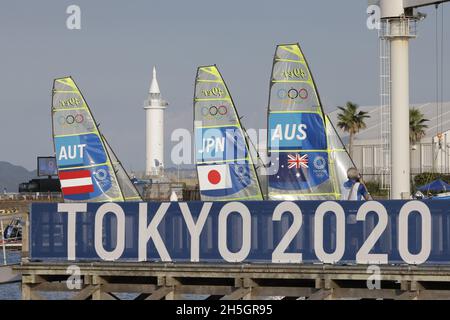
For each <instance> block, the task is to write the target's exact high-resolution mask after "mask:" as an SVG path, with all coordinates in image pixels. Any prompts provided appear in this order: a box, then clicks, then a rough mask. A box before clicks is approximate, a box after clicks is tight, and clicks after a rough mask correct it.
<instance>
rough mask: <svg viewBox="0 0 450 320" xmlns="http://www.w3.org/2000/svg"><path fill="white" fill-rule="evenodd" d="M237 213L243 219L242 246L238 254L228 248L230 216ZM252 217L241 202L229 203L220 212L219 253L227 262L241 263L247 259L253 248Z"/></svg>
mask: <svg viewBox="0 0 450 320" xmlns="http://www.w3.org/2000/svg"><path fill="white" fill-rule="evenodd" d="M233 212H237V213H239V214H240V216H241V218H242V246H241V249H240V250H239V251H238V252H231V251H230V250H229V249H228V246H227V221H228V216H229V215H230V214H231V213H233ZM251 228H252V224H251V215H250V211H249V210H248V208H247V207H246V206H245V205H244V204H243V203H240V202H229V203H227V204H226V205H224V206H223V208H222V209H221V210H220V212H219V252H220V254H221V255H222V257H223V258H224V259H225V261H227V262H241V261H244V260H245V258H247V256H248V254H249V253H250V247H251Z"/></svg>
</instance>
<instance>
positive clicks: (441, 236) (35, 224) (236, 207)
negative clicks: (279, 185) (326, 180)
mask: <svg viewBox="0 0 450 320" xmlns="http://www.w3.org/2000/svg"><path fill="white" fill-rule="evenodd" d="M449 213H450V202H449V201H446V200H442V201H438V200H436V201H416V200H413V201H400V200H398V201H369V202H357V201H295V202H290V201H285V202H278V201H249V202H149V203H145V202H143V203H89V204H86V203H59V204H57V203H34V204H32V208H31V214H30V215H31V217H30V225H29V228H30V230H29V231H30V239H29V245H30V258H31V259H32V260H69V261H76V260H95V261H173V262H214V263H229V262H244V263H245V262H249V263H250V262H251V263H296V264H300V263H335V264H346V263H357V264H388V263H389V264H448V263H450V214H449Z"/></svg>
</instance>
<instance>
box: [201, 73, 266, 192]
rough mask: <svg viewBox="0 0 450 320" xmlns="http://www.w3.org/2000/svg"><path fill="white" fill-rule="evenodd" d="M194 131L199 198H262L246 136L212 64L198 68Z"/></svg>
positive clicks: (231, 101) (222, 81)
mask: <svg viewBox="0 0 450 320" xmlns="http://www.w3.org/2000/svg"><path fill="white" fill-rule="evenodd" d="M194 132H195V160H196V167H197V174H198V180H199V187H200V196H201V200H203V201H225V200H228V201H230V200H263V195H262V192H261V187H260V184H259V180H258V177H257V175H256V171H255V166H254V164H253V161H252V157H251V154H250V153H249V147H248V139H247V136H246V134H245V131H244V130H243V129H242V126H241V122H240V119H239V116H238V113H237V111H236V108H235V106H234V103H233V100H232V98H231V96H230V93H229V91H228V88H227V86H226V84H225V82H224V80H223V78H222V76H221V74H220V72H219V70H218V69H217V67H216V66H205V67H199V68H198V71H197V77H196V81H195V96H194Z"/></svg>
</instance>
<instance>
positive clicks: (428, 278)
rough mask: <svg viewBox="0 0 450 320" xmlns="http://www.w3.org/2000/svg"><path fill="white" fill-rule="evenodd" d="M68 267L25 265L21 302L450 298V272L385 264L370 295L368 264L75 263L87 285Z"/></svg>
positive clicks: (44, 264)
mask: <svg viewBox="0 0 450 320" xmlns="http://www.w3.org/2000/svg"><path fill="white" fill-rule="evenodd" d="M70 265H71V264H70V263H52V264H47V263H40V262H25V263H23V264H22V265H21V266H19V267H16V268H15V270H16V271H17V272H21V273H22V298H23V299H25V300H29V299H33V300H35V299H37V300H39V299H44V297H43V295H42V292H45V291H53V292H54V291H58V292H69V293H71V296H70V299H75V300H79V299H81V300H84V299H94V300H104V299H119V297H118V295H117V294H118V293H124V292H125V293H131V294H134V295H135V299H137V300H142V299H147V300H160V299H166V300H169V299H186V298H187V295H191V297H192V295H197V296H202V298H204V299H221V300H239V299H243V300H251V299H267V298H272V297H278V298H280V299H299V298H301V299H311V300H318V299H319V300H322V299H450V267H438V266H434V267H433V266H427V267H416V266H382V267H380V270H381V274H380V276H381V282H380V287H381V289H368V287H367V279H368V276H369V275H370V274H368V273H367V267H366V266H337V265H336V266H335V265H274V264H270V265H268V264H232V265H225V264H197V263H189V264H183V263H170V264H165V263H123V262H121V263H106V262H102V263H78V264H76V265H77V266H78V267H79V268H80V271H81V272H80V275H81V278H80V279H81V280H82V285H81V288H80V289H79V290H70V289H68V286H67V284H66V281H67V278H68V275H67V270H68V267H69V266H70Z"/></svg>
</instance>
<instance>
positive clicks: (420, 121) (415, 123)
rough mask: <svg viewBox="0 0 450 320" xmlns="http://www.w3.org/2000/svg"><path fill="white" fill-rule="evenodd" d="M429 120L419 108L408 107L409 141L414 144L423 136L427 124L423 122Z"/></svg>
mask: <svg viewBox="0 0 450 320" xmlns="http://www.w3.org/2000/svg"><path fill="white" fill-rule="evenodd" d="M427 121H430V120H428V119H425V118H424V114H423V113H422V112H420V110H419V109H416V108H412V109H409V141H410V142H411V144H413V145H415V144H416V143H417V142H419V141H420V140H421V139H422V138H423V137H425V134H426V133H425V129H427V128H428V125H427V124H425V122H427Z"/></svg>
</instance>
